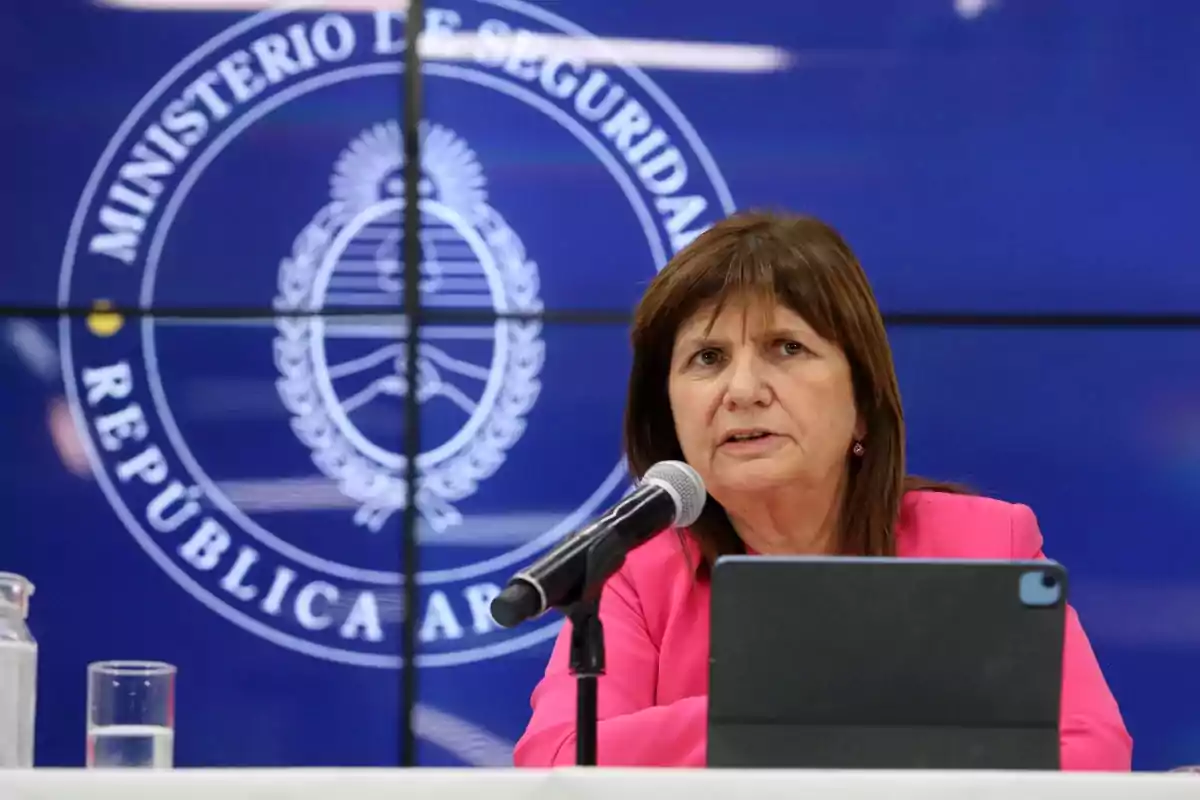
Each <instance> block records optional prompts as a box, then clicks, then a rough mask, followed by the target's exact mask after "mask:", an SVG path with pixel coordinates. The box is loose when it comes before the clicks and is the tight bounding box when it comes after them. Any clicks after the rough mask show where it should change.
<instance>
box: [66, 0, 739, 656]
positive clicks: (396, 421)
mask: <svg viewBox="0 0 1200 800" xmlns="http://www.w3.org/2000/svg"><path fill="white" fill-rule="evenodd" d="M425 28H426V31H427V32H428V35H429V36H431V37H432V36H439V35H450V34H454V35H460V34H462V35H467V39H466V40H467V41H468V42H469V46H468V47H467V48H466V50H465V51H464V52H463V53H462V55H461V57H457V58H456V59H453V60H452V59H443V60H438V61H433V60H431V61H428V62H427V63H426V64H425V65H424V66H423V80H424V92H425V98H426V100H425V106H426V114H425V120H424V121H423V122H422V123H421V125H420V136H421V143H422V147H421V152H422V164H421V182H420V185H419V209H418V211H419V215H420V220H421V230H420V236H421V244H422V251H423V254H424V261H423V263H422V264H421V265H420V269H419V280H418V284H419V294H420V302H421V304H422V305H423V306H425V307H426V308H430V309H439V308H441V309H456V310H459V311H462V310H466V311H471V312H475V313H473V314H471V315H467V316H465V317H462V318H463V319H471V320H476V319H477V320H482V321H479V322H464V323H454V324H442V323H436V322H431V323H429V324H426V325H423V326H422V328H421V330H420V335H419V338H418V339H417V340H414V339H413V338H412V337H410V336H409V331H408V324H407V319H406V318H405V317H404V316H403V314H402V313H400V312H401V310H402V309H403V308H404V303H405V296H404V292H405V281H404V279H403V278H404V275H403V273H404V265H403V262H402V253H403V252H404V239H403V237H404V226H403V222H402V219H403V214H404V211H405V208H404V191H403V182H402V180H401V175H402V172H403V169H404V150H403V147H402V137H401V131H400V125H399V122H398V116H399V114H398V106H399V104H400V99H401V98H400V87H401V85H402V81H401V79H402V71H403V57H402V50H403V42H404V17H403V13H401V12H377V13H372V14H334V13H327V14H320V13H311V12H297V11H289V10H275V11H270V12H266V13H262V14H258V15H255V16H253V17H249V18H247V19H245V20H243V21H242V22H240V23H238V24H237V25H234V26H233V27H231V28H229V29H227V30H225V31H223V32H221V33H220V34H218V35H217V36H215V37H213V38H212V39H210V40H209V41H207V42H205V43H204V44H203V45H201V46H200V47H199V48H198V49H196V50H195V51H193V52H192V53H191V54H189V55H187V56H186V57H185V58H184V59H183V60H182V61H180V62H179V63H178V64H177V65H176V66H175V67H174V68H172V69H171V70H170V71H169V72H168V74H166V75H165V76H163V77H162V78H161V80H158V82H157V83H156V84H155V85H154V87H153V88H152V89H151V90H150V92H149V93H148V94H147V95H146V96H145V97H144V98H142V100H141V101H140V102H139V103H138V104H137V105H136V107H135V108H134V109H133V110H132V111H131V112H130V114H129V115H128V116H127V117H126V119H125V120H124V122H123V123H122V124H121V125H120V127H119V129H118V131H117V132H116V134H115V135H114V137H113V138H112V140H111V141H110V142H109V144H108V146H107V147H106V148H105V150H104V152H103V154H102V155H101V158H100V160H99V163H98V164H97V165H96V168H95V170H94V172H93V174H92V176H91V178H90V180H89V181H88V183H87V186H86V187H85V190H84V193H83V197H82V199H81V201H80V204H79V206H78V209H77V211H76V215H75V218H74V220H73V223H72V226H71V231H70V234H69V238H68V242H67V246H66V250H65V253H64V258H63V269H62V275H61V280H60V297H59V299H60V302H62V303H63V304H69V305H71V306H76V307H78V306H87V307H91V308H94V309H95V313H93V314H92V315H90V316H89V317H88V318H87V319H68V320H64V321H63V322H62V323H61V338H62V347H63V365H64V374H65V380H66V386H67V393H68V397H69V399H70V401H71V404H72V407H73V410H74V412H75V415H76V419H77V422H78V423H79V425H80V426H81V428H83V429H84V430H85V431H86V433H87V437H86V438H87V440H88V442H89V450H90V453H91V457H92V460H93V464H94V467H95V472H96V474H97V476H98V482H99V485H100V487H101V488H102V490H103V491H104V493H105V496H106V498H107V499H108V501H109V503H110V504H111V505H112V507H113V510H114V512H115V513H116V515H117V516H118V517H119V519H120V520H121V522H122V523H123V524H124V526H125V527H126V528H127V529H128V530H129V532H130V534H131V535H132V536H133V538H134V540H135V541H136V542H137V543H138V544H139V545H140V546H141V548H142V549H143V550H144V551H145V552H146V553H147V554H148V555H149V556H150V558H151V559H152V560H153V561H154V563H155V564H156V565H157V566H158V567H159V568H161V569H162V570H163V571H165V572H166V573H167V574H168V575H169V576H170V577H171V578H172V579H173V580H174V581H175V582H176V583H177V584H178V585H179V586H180V587H181V588H182V589H183V590H184V591H186V592H188V593H189V594H190V595H192V596H193V597H194V598H196V599H197V600H199V601H200V602H201V603H203V604H204V605H205V606H207V607H208V608H209V609H211V610H212V611H214V612H215V613H217V614H220V615H221V616H222V617H224V618H225V619H227V620H229V621H230V622H233V623H234V624H236V625H238V626H240V627H241V628H243V629H244V630H247V631H249V632H251V633H253V634H255V635H258V636H260V637H262V638H264V639H267V640H269V641H272V642H274V643H276V644H278V645H281V646H283V647H287V648H290V649H292V650H294V651H297V652H300V653H305V654H307V655H310V656H313V657H316V658H321V659H326V660H330V661H336V662H341V663H346V664H355V665H360V666H370V667H379V668H396V667H398V666H400V664H401V659H400V655H399V644H398V634H399V625H398V623H399V621H400V619H401V618H402V616H403V614H404V613H405V609H403V608H402V607H401V605H400V597H401V596H402V586H401V583H402V564H401V560H400V559H401V556H400V542H399V540H400V535H399V534H400V527H399V526H400V517H401V515H400V513H399V512H401V511H402V510H403V509H404V508H406V507H407V505H408V504H409V503H414V505H415V506H416V510H417V512H418V518H419V520H420V524H419V530H418V536H419V541H420V546H421V563H420V565H419V571H418V573H417V581H418V583H419V595H420V599H421V607H420V609H418V610H417V613H418V617H419V618H418V620H417V624H418V637H419V653H418V655H417V663H418V664H419V665H421V666H428V667H436V666H450V665H455V664H465V663H471V662H475V661H481V660H484V659H489V658H495V657H498V656H502V655H504V654H506V653H511V652H515V651H517V650H521V649H523V648H526V647H530V646H533V645H536V644H538V643H540V642H544V641H546V640H547V639H549V638H551V637H553V636H554V635H555V633H556V632H557V630H558V626H559V622H558V621H557V620H556V619H554V618H553V617H547V618H545V619H542V620H540V621H538V622H536V623H532V624H529V625H526V626H522V627H521V628H519V629H516V630H512V631H509V630H504V629H500V628H498V627H497V626H496V625H495V624H494V622H493V621H492V620H491V617H490V613H489V604H490V602H491V600H492V598H494V597H495V595H496V593H497V592H498V591H499V587H500V586H501V585H502V584H503V583H504V581H505V580H506V578H507V577H508V576H509V575H511V574H512V573H514V572H516V571H518V570H519V569H521V568H522V567H523V566H525V565H527V564H528V563H529V562H530V561H532V560H533V559H536V558H537V557H538V556H539V555H541V554H542V553H543V552H545V550H546V549H548V548H549V547H550V546H552V545H553V544H554V543H555V542H557V541H558V540H559V539H561V538H562V537H563V536H564V535H566V534H567V533H569V532H570V531H571V530H573V529H575V528H577V527H579V526H581V525H582V524H584V523H585V522H586V521H587V520H588V519H589V518H591V517H592V516H594V515H595V514H596V513H598V512H599V511H600V510H601V509H602V508H603V507H604V506H605V505H606V504H607V503H609V502H611V501H613V500H615V499H616V497H617V496H619V495H620V493H621V492H622V491H623V490H624V489H625V487H626V486H627V485H628V477H627V476H626V474H625V471H624V468H623V465H622V464H621V462H620V459H619V452H618V445H619V434H620V430H619V428H620V407H621V404H622V402H623V395H624V376H625V369H626V367H627V364H626V361H625V359H626V358H627V355H626V352H625V351H626V344H625V336H624V331H623V330H619V329H616V328H611V329H610V328H604V327H587V326H563V325H547V324H543V323H541V322H539V321H536V320H530V319H528V318H513V317H512V316H500V318H499V319H496V316H497V314H493V313H492V312H498V314H499V315H503V314H505V313H512V312H520V313H525V314H537V313H538V312H540V311H542V310H543V308H544V307H554V306H555V305H557V306H559V307H568V306H578V305H580V302H578V299H579V298H581V297H582V298H585V299H586V300H588V301H591V302H592V303H593V304H596V305H610V306H616V307H627V305H628V301H629V299H631V298H632V297H633V296H635V295H636V294H637V293H638V291H640V285H641V284H642V283H644V281H645V280H646V279H647V278H648V277H649V276H650V275H652V274H653V271H654V270H657V269H661V267H662V266H663V265H664V264H665V263H666V261H667V260H668V259H669V258H670V257H671V255H672V254H673V253H674V252H676V251H677V250H678V249H679V248H681V247H683V246H684V245H686V244H687V243H688V242H689V241H691V239H693V238H694V237H695V236H696V235H698V234H699V233H700V232H701V231H702V230H704V228H706V227H707V226H708V225H710V224H712V222H714V221H716V220H717V219H720V218H721V217H723V216H725V215H726V214H727V213H729V212H730V211H732V210H733V204H732V201H731V199H730V198H729V194H728V190H727V189H726V187H725V184H724V181H723V180H722V178H721V176H720V174H719V172H718V171H717V169H716V167H715V165H714V164H713V162H712V159H711V158H710V157H709V155H708V153H707V150H706V149H705V148H704V145H703V144H702V143H701V142H700V140H699V138H698V137H697V135H696V133H695V131H694V130H693V129H692V127H691V125H690V124H689V123H688V122H687V120H686V119H685V118H684V117H683V115H682V114H681V113H680V111H679V110H678V109H677V108H676V106H675V105H674V103H673V102H672V101H671V100H670V99H669V98H668V97H667V96H666V95H665V94H664V93H663V92H662V91H661V90H660V89H659V88H658V87H657V86H656V85H655V84H653V83H652V82H651V81H650V80H649V79H648V78H647V77H646V76H645V75H644V74H642V73H641V72H640V71H638V70H636V69H633V68H619V67H607V66H601V65H595V64H589V63H586V62H585V61H584V60H583V59H582V58H580V57H578V56H577V55H573V54H572V51H571V50H570V49H569V48H566V49H564V48H562V47H554V48H545V47H544V44H545V42H547V41H554V42H557V43H559V44H560V45H561V43H562V42H564V41H565V42H570V41H576V42H589V43H592V44H593V45H594V44H595V40H594V38H592V37H591V36H590V35H589V34H588V33H587V32H586V31H583V30H581V29H580V28H579V27H578V26H576V25H574V24H572V23H570V22H568V21H567V20H564V19H562V18H560V17H558V16H556V15H553V14H550V13H548V12H547V11H545V10H544V9H540V8H537V7H534V6H531V5H527V4H525V3H521V2H516V1H515V0H458V2H450V3H445V4H442V5H440V6H439V7H437V8H430V9H427V11H426V20H425ZM565 37H571V38H565ZM588 49H589V50H590V51H591V52H595V48H594V47H589V48H588ZM128 306H142V307H146V308H157V309H170V308H179V307H187V308H189V309H196V308H213V309H217V311H218V312H223V313H214V314H213V315H212V316H211V318H207V319H202V318H197V314H195V313H189V314H188V315H184V316H178V315H177V316H178V318H172V316H171V315H170V314H169V313H167V314H164V315H163V316H162V317H159V316H147V317H144V318H140V319H127V318H125V317H122V316H121V315H120V314H118V313H115V312H113V311H112V310H111V309H113V308H119V307H128ZM255 308H259V309H267V310H269V309H274V310H275V311H276V312H279V313H277V314H271V313H269V311H268V312H267V313H260V314H253V313H247V312H245V311H244V310H245V309H255ZM234 309H241V310H242V311H240V312H237V313H235V312H234ZM333 310H336V313H332V311H333ZM360 311H361V313H359V312H360ZM410 348H416V352H415V358H416V362H417V365H418V370H417V375H416V378H415V380H413V381H412V382H411V383H410V381H409V378H408V375H407V372H406V369H405V366H406V364H407V362H408V359H409V355H410V352H411V351H410ZM410 393H412V395H415V398H416V400H417V402H418V403H419V404H420V408H421V415H422V431H421V444H422V452H421V454H420V456H419V458H418V463H417V468H418V471H419V473H420V475H421V481H420V483H419V486H418V489H419V490H418V492H417V494H416V496H415V497H412V496H410V492H409V489H410V487H409V486H408V485H407V483H406V481H405V476H406V474H407V471H406V470H407V464H406V462H405V458H404V456H403V455H402V454H403V452H404V450H405V448H404V432H403V429H402V426H401V425H400V422H401V419H402V414H401V409H402V406H403V403H404V401H405V399H406V398H408V397H409V396H410Z"/></svg>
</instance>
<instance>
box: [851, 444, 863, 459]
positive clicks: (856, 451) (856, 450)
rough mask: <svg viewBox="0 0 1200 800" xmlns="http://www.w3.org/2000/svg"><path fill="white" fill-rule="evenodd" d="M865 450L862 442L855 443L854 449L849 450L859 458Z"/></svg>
mask: <svg viewBox="0 0 1200 800" xmlns="http://www.w3.org/2000/svg"><path fill="white" fill-rule="evenodd" d="M866 450H867V448H865V447H863V443H862V442H855V443H854V447H851V448H850V452H851V453H854V455H856V456H861V455H862V454H863V453H865V452H866Z"/></svg>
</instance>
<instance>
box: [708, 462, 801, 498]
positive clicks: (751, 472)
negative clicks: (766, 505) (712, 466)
mask: <svg viewBox="0 0 1200 800" xmlns="http://www.w3.org/2000/svg"><path fill="white" fill-rule="evenodd" d="M713 478H714V480H713V485H712V487H710V491H713V490H719V491H720V492H721V494H731V495H738V494H763V493H764V492H770V491H773V490H776V489H780V488H783V487H785V486H789V485H794V484H795V481H796V470H795V469H788V468H787V465H786V464H782V463H779V462H778V461H776V460H775V459H762V460H758V461H754V462H750V463H743V464H737V465H729V466H728V467H726V468H724V469H721V470H720V471H719V472H718V473H717V474H716V475H715V476H713Z"/></svg>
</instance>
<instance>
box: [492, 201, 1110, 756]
mask: <svg viewBox="0 0 1200 800" xmlns="http://www.w3.org/2000/svg"><path fill="white" fill-rule="evenodd" d="M625 449H626V453H627V456H628V459H629V464H630V466H631V468H632V470H633V472H634V474H635V475H638V476H640V475H642V474H643V473H644V472H645V471H646V470H647V469H648V468H649V467H650V466H651V465H652V464H654V463H655V462H658V461H661V460H664V459H682V460H686V461H687V462H688V463H689V464H691V465H692V467H694V468H695V469H696V470H697V471H698V472H699V473H700V476H701V477H702V478H703V479H704V484H705V486H706V488H707V489H708V494H709V499H708V503H707V505H706V506H705V510H704V512H703V514H702V515H701V517H700V519H699V520H698V521H697V522H696V523H695V524H694V525H693V526H691V527H690V528H689V529H687V530H685V531H667V532H664V533H663V534H661V535H659V536H657V537H655V538H654V539H652V540H651V541H650V542H649V543H647V544H645V545H643V546H642V547H641V548H639V549H637V550H635V551H634V552H633V553H631V554H630V555H629V558H628V559H627V561H626V563H625V565H624V567H623V568H622V569H621V570H620V572H618V573H617V574H616V575H615V576H614V577H613V578H612V579H611V580H610V581H609V582H608V584H607V586H606V588H605V590H604V594H603V595H602V598H601V605H600V608H601V617H602V620H603V624H604V630H605V635H606V645H607V657H608V670H607V674H606V675H605V676H604V677H603V678H601V679H600V682H599V718H600V720H601V721H600V723H599V743H598V748H597V750H598V761H599V762H600V763H601V764H603V765H613V766H617V765H620V766H703V765H704V763H705V731H706V706H707V694H708V687H707V681H708V624H709V623H708V612H709V585H708V582H707V579H706V575H707V570H708V568H709V567H710V565H711V564H712V563H713V562H714V561H715V559H716V558H718V557H719V556H721V555H725V554H734V553H752V554H788V555H801V554H803V555H810V554H827V555H828V554H843V555H863V556H899V557H918V558H988V559H1033V558H1043V557H1044V556H1043V555H1042V536H1041V534H1040V532H1039V531H1038V525H1037V521H1036V520H1035V518H1034V515H1033V513H1032V512H1031V511H1030V509H1029V508H1027V507H1025V506H1022V505H1012V504H1009V503H1004V502H1000V501H998V500H991V499H987V498H983V497H976V496H970V495H968V494H964V493H959V492H957V491H956V490H955V489H954V488H953V487H950V486H945V485H938V484H932V483H930V482H924V481H919V480H917V479H914V478H911V477H906V475H905V472H904V418H903V413H902V411H901V406H900V394H899V389H898V387H897V383H896V375H895V372H894V369H893V366H892V358H891V352H890V348H889V346H888V342H887V334H886V332H885V331H884V327H883V320H882V318H881V317H880V313H879V309H878V307H877V306H876V304H875V299H874V297H873V294H872V292H871V288H870V286H869V284H868V283H867V279H866V276H865V275H864V274H863V271H862V268H861V267H860V266H859V264H858V262H857V260H856V259H855V257H854V255H853V253H851V251H850V248H849V247H848V246H847V245H846V244H845V242H843V241H842V239H841V237H840V236H838V234H837V233H836V232H835V231H833V230H832V229H831V228H829V227H828V226H826V225H824V224H822V223H820V222H818V221H816V220H813V219H809V218H804V217H781V216H774V215H768V214H753V213H752V214H740V215H736V216H734V217H731V218H729V219H727V220H725V221H723V222H721V223H719V224H717V225H715V226H714V227H712V228H710V229H709V230H708V231H707V232H705V233H704V234H703V235H701V236H700V237H698V238H697V239H696V240H695V241H694V242H692V244H690V245H689V246H688V247H687V248H685V249H684V250H683V251H681V252H680V253H679V254H678V255H676V257H675V258H674V259H673V260H672V261H671V263H670V264H668V265H667V267H666V268H665V269H664V270H663V271H662V272H661V273H659V275H658V276H657V277H656V278H655V279H654V281H653V282H652V283H651V285H650V287H649V288H648V290H647V291H646V294H645V297H644V298H643V299H642V302H641V304H640V306H639V308H638V310H637V313H636V316H635V320H634V327H633V367H632V374H631V377H630V384H629V398H628V407H627V415H626V421H625ZM568 644H569V632H568V630H567V629H564V631H563V633H562V635H561V636H560V637H559V639H558V642H557V644H556V646H555V648H554V652H553V655H552V656H551V658H550V663H549V666H548V667H547V669H546V674H545V677H544V678H543V679H542V681H541V683H540V684H539V685H538V686H537V688H536V689H535V690H534V693H533V698H532V705H533V717H532V719H531V720H530V722H529V727H528V729H527V730H526V731H525V734H524V736H522V738H521V740H520V741H519V742H518V743H517V747H516V751H515V754H514V761H515V763H516V764H517V765H518V766H530V767H546V766H553V765H567V764H572V763H574V756H575V749H574V724H575V681H574V679H573V678H572V677H571V676H570V675H569V673H568V670H567V654H568ZM1063 670H1064V672H1063V686H1062V719H1061V723H1060V739H1061V748H1062V757H1061V765H1062V768H1063V769H1066V770H1128V769H1130V759H1131V753H1132V740H1131V739H1130V737H1129V735H1128V733H1126V731H1125V726H1124V723H1123V722H1122V719H1121V714H1120V711H1119V710H1118V708H1117V704H1116V702H1115V701H1114V699H1113V696H1112V694H1111V692H1110V691H1109V689H1108V686H1107V684H1106V682H1105V680H1104V677H1103V675H1102V674H1101V672H1100V668H1099V666H1098V664H1097V663H1096V658H1095V656H1094V655H1093V654H1092V649H1091V646H1090V645H1089V643H1088V640H1087V637H1086V636H1085V635H1084V632H1083V629H1082V628H1081V627H1080V623H1079V619H1078V617H1077V615H1076V614H1075V612H1074V610H1069V611H1068V618H1067V633H1066V638H1065V642H1064V663H1063Z"/></svg>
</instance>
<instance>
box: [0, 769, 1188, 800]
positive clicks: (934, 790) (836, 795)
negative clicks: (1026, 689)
mask: <svg viewBox="0 0 1200 800" xmlns="http://www.w3.org/2000/svg"><path fill="white" fill-rule="evenodd" d="M730 798H738V799H739V800H741V798H745V800H1200V776H1198V775H1188V774H1151V773H1134V774H1125V775H1103V774H1085V773H1027V772H1026V773H1022V772H912V771H904V772H879V771H869V772H837V771H831V772H825V771H806V772H800V771H779V772H775V771H761V770H754V771H742V770H625V769H622V770H617V769H603V770H594V769H593V770H589V769H587V768H564V769H558V770H553V771H531V770H516V769H506V770H484V769H461V770H459V769H415V770H399V769H374V770H372V769H226V770H219V769H180V770H171V771H162V772H151V771H145V772H143V771H121V770H109V771H105V770H97V771H89V770H82V769H80V770H31V771H0V800H729V799H730Z"/></svg>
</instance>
